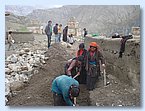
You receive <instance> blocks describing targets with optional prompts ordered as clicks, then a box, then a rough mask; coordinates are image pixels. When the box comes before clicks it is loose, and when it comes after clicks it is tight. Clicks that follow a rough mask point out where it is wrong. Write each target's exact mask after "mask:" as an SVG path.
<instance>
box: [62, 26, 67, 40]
mask: <svg viewBox="0 0 145 111" xmlns="http://www.w3.org/2000/svg"><path fill="white" fill-rule="evenodd" d="M67 35H68V26H66V27H65V28H64V29H63V38H62V40H63V41H64V42H67Z"/></svg>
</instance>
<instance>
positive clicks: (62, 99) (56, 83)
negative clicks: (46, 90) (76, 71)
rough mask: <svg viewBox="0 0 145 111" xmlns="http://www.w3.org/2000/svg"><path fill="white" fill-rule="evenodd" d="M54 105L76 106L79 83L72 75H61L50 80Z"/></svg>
mask: <svg viewBox="0 0 145 111" xmlns="http://www.w3.org/2000/svg"><path fill="white" fill-rule="evenodd" d="M52 92H53V99H54V106H76V97H78V96H79V92H80V89H79V83H78V81H76V80H75V79H73V78H72V77H69V76H67V75H61V76H59V77H56V78H55V79H54V80H53V82H52Z"/></svg>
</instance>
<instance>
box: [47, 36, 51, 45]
mask: <svg viewBox="0 0 145 111" xmlns="http://www.w3.org/2000/svg"><path fill="white" fill-rule="evenodd" d="M47 39H48V48H49V47H50V44H51V35H47Z"/></svg>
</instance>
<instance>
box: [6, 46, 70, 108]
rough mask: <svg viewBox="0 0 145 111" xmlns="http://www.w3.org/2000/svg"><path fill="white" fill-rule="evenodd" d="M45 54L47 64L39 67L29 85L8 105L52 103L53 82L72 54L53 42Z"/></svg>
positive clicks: (11, 99) (62, 70)
mask: <svg viewBox="0 0 145 111" xmlns="http://www.w3.org/2000/svg"><path fill="white" fill-rule="evenodd" d="M45 55H46V56H47V57H49V59H48V60H47V61H46V64H45V65H43V66H41V67H39V73H38V74H35V75H34V76H32V78H31V80H30V82H29V84H28V86H27V87H25V88H24V89H22V90H21V91H20V92H19V93H17V95H16V96H14V97H12V98H10V99H9V102H8V104H7V105H16V106H17V105H30V106H31V105H52V94H51V90H50V89H51V82H52V80H53V78H54V77H55V76H58V75H59V74H63V72H64V67H63V66H64V64H65V61H66V60H68V57H70V56H69V55H68V54H67V52H66V51H65V49H64V48H63V47H62V46H61V45H60V44H53V45H52V46H51V47H50V49H48V50H47V52H46V54H45ZM60 66H61V67H60Z"/></svg>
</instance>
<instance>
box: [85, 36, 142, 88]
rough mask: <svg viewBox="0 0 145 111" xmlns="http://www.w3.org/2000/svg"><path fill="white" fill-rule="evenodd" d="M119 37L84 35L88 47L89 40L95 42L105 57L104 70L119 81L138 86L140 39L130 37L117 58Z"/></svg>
mask: <svg viewBox="0 0 145 111" xmlns="http://www.w3.org/2000/svg"><path fill="white" fill-rule="evenodd" d="M120 40H121V38H116V39H110V38H102V39H101V38H100V39H99V38H92V37H86V39H85V45H86V48H88V46H89V43H90V42H91V41H95V42H97V43H98V44H99V45H100V47H101V50H102V51H103V55H104V57H105V59H106V72H107V73H108V74H112V75H113V76H116V77H117V78H118V79H119V80H120V81H122V82H125V83H127V84H129V85H131V86H134V87H139V86H140V39H130V40H128V41H127V42H126V48H125V52H124V54H123V57H122V58H118V56H119V49H120Z"/></svg>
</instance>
